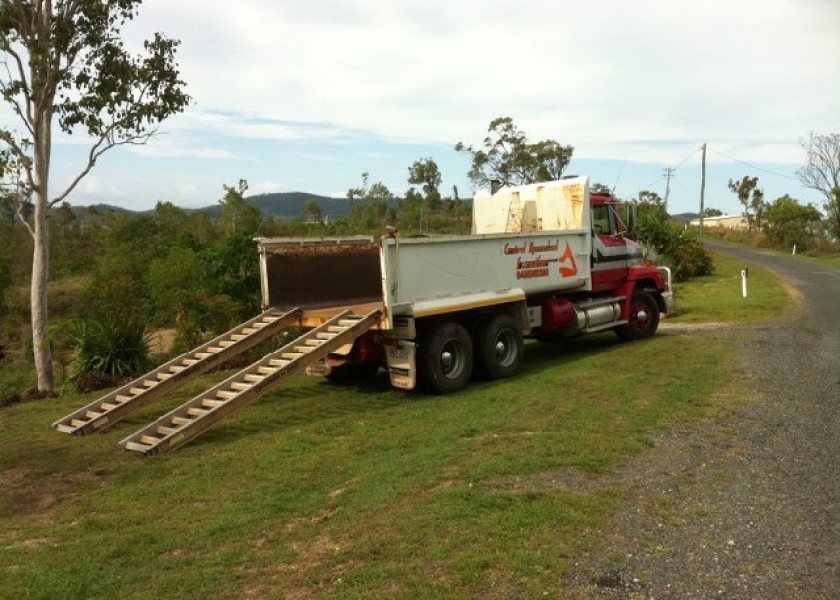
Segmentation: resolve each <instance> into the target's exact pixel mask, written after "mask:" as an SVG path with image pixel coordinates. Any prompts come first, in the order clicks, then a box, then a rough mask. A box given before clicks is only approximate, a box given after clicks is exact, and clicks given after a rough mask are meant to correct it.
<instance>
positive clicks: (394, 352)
mask: <svg viewBox="0 0 840 600" xmlns="http://www.w3.org/2000/svg"><path fill="white" fill-rule="evenodd" d="M416 354H417V346H416V344H415V343H414V342H409V341H406V340H399V341H397V342H396V343H395V344H393V345H391V344H389V345H386V346H385V358H386V359H387V361H388V376H389V377H390V378H391V385H392V386H394V387H395V388H399V389H401V390H413V389H414V388H415V386H416V385H417V361H416V360H415V356H416Z"/></svg>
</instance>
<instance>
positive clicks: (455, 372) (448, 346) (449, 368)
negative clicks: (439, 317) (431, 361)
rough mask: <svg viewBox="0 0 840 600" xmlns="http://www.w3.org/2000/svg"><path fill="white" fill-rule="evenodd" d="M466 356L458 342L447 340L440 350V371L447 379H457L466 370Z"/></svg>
mask: <svg viewBox="0 0 840 600" xmlns="http://www.w3.org/2000/svg"><path fill="white" fill-rule="evenodd" d="M465 359H466V356H465V354H464V349H463V348H462V347H461V344H460V342H458V340H447V341H446V342H445V343H444V344H443V347H442V348H441V350H440V357H439V361H440V370H441V373H443V376H444V377H446V378H447V379H457V377H458V376H459V375H460V374H461V372H462V371H463V370H464V364H465Z"/></svg>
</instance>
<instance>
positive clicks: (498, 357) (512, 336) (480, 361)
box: [473, 313, 525, 379]
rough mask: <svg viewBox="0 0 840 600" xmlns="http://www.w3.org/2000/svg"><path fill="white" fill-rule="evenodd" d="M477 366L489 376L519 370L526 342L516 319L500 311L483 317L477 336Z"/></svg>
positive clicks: (507, 375)
mask: <svg viewBox="0 0 840 600" xmlns="http://www.w3.org/2000/svg"><path fill="white" fill-rule="evenodd" d="M473 350H474V353H475V370H476V372H477V373H478V374H479V375H481V376H482V377H484V378H485V379H501V378H503V377H511V376H512V375H514V374H516V372H517V371H519V367H520V366H521V365H522V356H523V354H524V350H525V345H524V342H523V341H522V331H521V330H520V328H519V326H518V325H517V323H516V320H515V319H514V318H513V317H511V316H510V315H507V314H503V313H500V314H497V315H494V316H492V317H489V318H486V319H482V320H481V321H479V323H478V325H477V326H476V329H475V337H474V339H473Z"/></svg>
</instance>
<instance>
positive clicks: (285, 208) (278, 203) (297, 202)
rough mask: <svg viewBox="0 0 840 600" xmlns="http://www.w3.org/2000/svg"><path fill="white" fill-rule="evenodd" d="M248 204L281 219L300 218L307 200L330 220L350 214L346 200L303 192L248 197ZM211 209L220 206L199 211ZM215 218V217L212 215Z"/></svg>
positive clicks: (217, 207) (218, 207)
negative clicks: (318, 207)
mask: <svg viewBox="0 0 840 600" xmlns="http://www.w3.org/2000/svg"><path fill="white" fill-rule="evenodd" d="M247 200H248V202H250V203H251V204H253V205H254V206H256V207H257V208H259V209H260V210H261V211H262V213H263V214H264V215H266V216H269V215H270V216H273V217H279V218H283V219H297V218H299V217H300V216H301V212H302V209H303V205H304V204H305V203H306V201H307V200H315V201H316V202H318V205H319V206H320V207H321V212H322V213H323V214H324V216H329V217H330V219H340V218H342V217H346V216H347V215H348V214H349V212H350V203H349V202H348V201H347V199H346V198H330V197H328V196H318V195H317V194H307V193H305V192H278V193H274V194H257V195H256V196H248V198H247ZM212 209H216V210H217V211H219V214H220V209H221V206H219V205H217V206H215V207H207V208H204V209H201V210H202V212H207V213H208V214H211V215H212V213H211V212H209V211H210V210H212ZM212 216H216V215H212Z"/></svg>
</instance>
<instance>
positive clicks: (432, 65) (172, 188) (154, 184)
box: [2, 0, 840, 214]
mask: <svg viewBox="0 0 840 600" xmlns="http://www.w3.org/2000/svg"><path fill="white" fill-rule="evenodd" d="M154 32H162V33H164V34H165V35H166V36H169V37H172V38H177V39H179V40H181V45H180V47H179V50H178V63H179V65H180V69H181V75H182V78H183V79H184V80H185V81H186V83H187V92H188V93H189V94H190V95H191V96H192V98H193V102H192V104H191V105H190V107H189V108H188V109H187V110H186V111H185V112H184V113H183V114H181V115H177V116H175V117H172V118H170V119H169V120H167V121H165V122H164V123H163V124H162V126H161V134H160V135H159V136H158V138H156V139H155V140H153V141H152V142H150V143H149V144H148V145H145V146H138V147H128V148H127V147H121V148H116V149H113V150H112V151H110V152H109V153H108V154H106V155H105V156H104V157H103V158H102V159H101V160H100V162H99V163H98V164H97V166H96V168H95V169H94V171H93V172H92V173H91V174H90V175H89V176H88V177H87V178H86V179H85V180H84V181H83V182H82V184H81V185H80V186H79V187H78V189H77V190H76V191H75V192H74V193H73V194H72V196H71V197H70V198H69V201H70V202H71V203H72V204H76V205H87V204H94V203H100V202H105V203H109V204H113V205H117V206H122V207H125V208H130V209H135V210H145V209H149V208H153V207H154V205H155V203H157V202H158V201H171V202H173V203H174V204H177V205H180V206H184V207H200V206H206V205H209V204H215V203H216V202H218V201H219V199H221V197H222V195H223V193H224V190H223V186H224V185H235V184H236V183H237V182H238V181H239V180H240V179H245V180H247V181H248V184H249V191H248V193H249V194H258V193H266V192H292V191H301V192H308V193H313V194H320V195H325V196H341V197H343V196H344V195H345V194H346V191H347V190H348V189H349V188H351V187H358V186H359V185H360V183H361V174H362V173H363V172H368V173H370V181H371V182H376V181H381V182H382V183H384V184H385V185H387V186H388V187H389V188H390V189H391V190H392V191H393V192H394V193H395V194H396V195H398V196H399V195H402V194H403V193H404V192H405V190H406V189H407V188H408V186H409V184H408V182H407V176H408V168H409V166H410V165H411V164H412V163H413V162H414V161H416V160H419V159H423V158H432V159H433V160H434V161H435V162H436V163H437V164H438V166H439V167H440V170H441V173H442V175H443V184H442V186H441V191H442V193H443V195H444V196H447V195H450V194H452V192H453V186H457V189H458V194H459V196H460V197H461V198H465V197H471V196H472V194H473V192H474V189H473V186H472V184H471V183H470V181H469V180H468V179H467V176H466V174H467V171H468V169H469V164H470V158H469V156H467V155H465V154H464V153H457V152H455V150H454V146H455V144H456V143H457V142H464V143H465V144H467V145H473V146H479V145H481V143H482V140H483V139H484V137H485V136H486V135H487V128H488V125H489V123H490V121H491V120H492V119H494V118H496V117H500V116H509V117H512V118H513V120H514V122H515V123H516V125H517V126H518V127H519V128H520V129H521V130H522V131H524V132H525V134H526V135H527V136H528V139H529V141H532V142H536V141H539V140H544V139H553V140H557V141H559V142H560V143H562V144H569V145H572V146H574V148H575V151H574V156H573V160H572V163H571V165H570V166H569V168H568V169H567V171H566V172H567V173H568V174H577V175H588V176H589V177H590V178H591V180H592V181H593V182H599V183H603V184H606V185H608V186H609V187H611V188H613V189H614V192H615V193H616V195H618V196H619V197H622V198H632V197H635V196H636V195H637V194H638V192H639V191H640V190H650V191H655V192H657V193H658V194H660V196H663V197H664V196H665V195H666V184H667V180H666V177H665V175H664V174H665V169H666V168H668V167H670V168H671V169H674V170H673V171H672V177H671V179H670V190H669V205H668V207H669V211H670V212H671V213H672V214H676V213H681V212H697V211H698V209H699V203H700V186H701V155H702V152H701V150H700V147H701V145H702V144H704V143H705V144H706V145H707V152H706V161H707V170H706V173H707V179H706V193H705V206H706V207H713V208H718V209H720V210H722V211H723V212H725V213H738V212H740V205H739V203H738V201H737V198H736V197H735V195H734V194H733V193H732V192H730V191H729V189H728V187H727V182H728V181H729V180H730V179H740V178H741V177H743V176H745V175H750V176H758V178H759V187H761V188H763V189H764V192H765V198H766V199H767V200H773V199H775V198H777V197H779V196H782V195H783V194H786V193H787V194H790V195H791V196H793V197H795V198H797V199H799V200H800V201H802V202H813V203H814V204H820V203H821V201H822V199H821V196H820V195H819V194H818V193H817V192H814V191H812V190H807V189H805V188H803V187H802V186H801V184H800V183H799V182H798V180H797V178H796V170H797V169H798V168H800V167H801V166H802V165H803V164H804V161H805V152H804V150H803V148H802V146H801V140H802V139H803V138H804V137H805V136H807V135H808V132H809V131H816V132H817V133H823V134H825V133H837V132H840V1H838V0H741V1H739V2H733V1H732V0H694V1H692V2H686V1H675V0H638V1H636V2H627V1H626V0H599V1H598V2H584V1H580V0H577V1H572V0H469V1H468V0H378V1H376V2H373V1H371V0H364V1H362V0H237V1H236V2H230V1H229V0H224V1H222V0H177V1H173V0H145V1H144V2H143V4H142V6H141V8H140V14H139V16H138V17H137V18H136V19H135V20H134V21H133V22H131V23H130V25H129V26H128V27H127V28H126V29H125V30H124V37H125V39H126V40H127V42H128V43H129V45H130V47H132V48H137V49H138V50H139V48H140V44H141V43H142V40H143V39H146V38H149V37H151V36H152V35H153V34H154ZM2 110H4V111H7V109H6V108H5V107H4V108H3V109H2ZM10 118H11V117H10V115H9V114H8V111H7V112H6V114H4V115H3V117H2V119H3V122H4V123H8V122H9V120H8V119H10ZM88 147H89V142H88V140H86V139H85V137H84V136H83V135H74V136H66V135H63V134H59V135H56V137H55V146H54V156H53V176H52V178H53V179H52V182H53V190H54V193H57V191H58V190H59V189H60V188H61V187H62V186H63V185H66V183H67V182H69V181H70V180H71V178H72V177H74V176H75V174H76V173H77V172H78V171H79V170H80V169H81V167H82V165H83V164H84V160H85V156H86V153H87V150H88Z"/></svg>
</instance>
